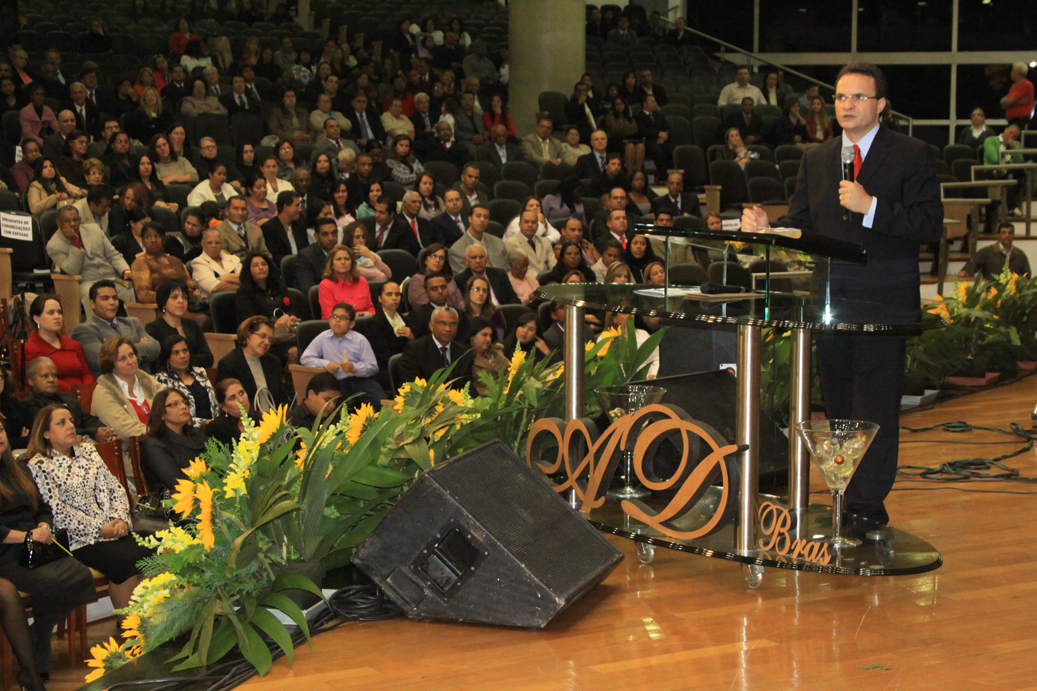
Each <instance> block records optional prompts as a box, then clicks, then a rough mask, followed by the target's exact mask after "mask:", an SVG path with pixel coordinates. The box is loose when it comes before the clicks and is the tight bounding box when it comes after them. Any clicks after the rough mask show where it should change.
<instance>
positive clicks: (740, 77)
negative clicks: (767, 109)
mask: <svg viewBox="0 0 1037 691" xmlns="http://www.w3.org/2000/svg"><path fill="white" fill-rule="evenodd" d="M747 96H748V97H750V98H752V99H753V101H754V102H755V103H766V102H767V99H766V98H764V95H763V92H762V91H760V90H759V89H758V88H757V87H755V86H753V85H752V84H750V83H749V68H748V67H739V68H738V70H737V71H736V72H735V81H734V82H732V83H730V84H728V85H726V86H725V87H724V88H723V89H721V91H720V98H718V99H717V105H718V106H720V107H721V108H723V107H724V106H729V105H735V104H737V103H741V102H742V99H743V98H745V97H747Z"/></svg>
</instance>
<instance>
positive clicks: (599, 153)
mask: <svg viewBox="0 0 1037 691" xmlns="http://www.w3.org/2000/svg"><path fill="white" fill-rule="evenodd" d="M608 145H609V136H608V135H607V134H605V130H594V131H593V132H591V152H590V153H589V154H584V155H582V156H580V157H579V158H577V159H576V165H574V166H573V175H575V176H576V177H578V178H581V179H584V180H586V179H588V178H595V177H597V176H598V175H601V174H602V173H604V172H605V165H606V164H607V163H608Z"/></svg>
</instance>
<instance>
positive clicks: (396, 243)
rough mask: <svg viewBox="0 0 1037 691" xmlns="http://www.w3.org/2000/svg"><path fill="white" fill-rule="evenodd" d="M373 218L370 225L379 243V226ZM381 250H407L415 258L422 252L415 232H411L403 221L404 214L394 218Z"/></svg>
mask: <svg viewBox="0 0 1037 691" xmlns="http://www.w3.org/2000/svg"><path fill="white" fill-rule="evenodd" d="M369 218H371V221H372V223H371V224H370V226H369V227H370V228H371V232H372V233H373V235H374V237H375V242H376V243H377V241H378V224H377V223H374V222H373V221H374V218H373V217H369ZM377 249H379V250H406V251H407V252H410V253H411V254H412V255H414V256H415V257H417V256H418V253H419V252H421V247H420V246H419V245H418V239H417V238H416V237H414V231H412V230H411V228H410V226H409V225H407V224H406V223H405V222H404V221H403V214H396V216H395V217H393V220H392V225H391V226H389V232H388V233H387V234H386V236H385V238H384V239H383V240H382V245H381V246H380V247H378V248H377Z"/></svg>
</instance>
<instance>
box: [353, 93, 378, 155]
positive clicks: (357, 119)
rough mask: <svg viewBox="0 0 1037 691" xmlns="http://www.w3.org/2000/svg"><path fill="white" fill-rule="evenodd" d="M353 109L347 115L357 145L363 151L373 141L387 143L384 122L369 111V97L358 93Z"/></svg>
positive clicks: (354, 99) (354, 98)
mask: <svg viewBox="0 0 1037 691" xmlns="http://www.w3.org/2000/svg"><path fill="white" fill-rule="evenodd" d="M352 105H353V109H352V110H351V111H350V112H349V113H347V114H346V117H347V118H349V122H350V123H351V124H352V128H351V129H350V131H351V132H352V133H353V135H354V136H355V137H356V143H357V145H358V146H359V147H360V148H361V149H363V148H365V147H366V146H367V142H369V141H371V140H372V139H374V140H377V141H379V142H385V128H384V127H382V120H381V118H380V117H378V115H377V114H375V112H374V111H368V109H367V96H365V95H364V94H362V93H358V94H357V95H356V96H354V97H353V104H352Z"/></svg>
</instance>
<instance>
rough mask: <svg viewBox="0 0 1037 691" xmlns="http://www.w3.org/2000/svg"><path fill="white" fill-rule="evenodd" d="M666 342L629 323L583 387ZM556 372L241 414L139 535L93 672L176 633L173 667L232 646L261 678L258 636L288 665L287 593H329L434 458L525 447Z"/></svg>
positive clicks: (557, 386) (515, 367) (438, 380)
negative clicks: (640, 334) (317, 416)
mask: <svg viewBox="0 0 1037 691" xmlns="http://www.w3.org/2000/svg"><path fill="white" fill-rule="evenodd" d="M659 338H661V334H659V335H657V336H653V337H652V338H651V339H649V342H648V343H646V344H645V345H644V346H642V347H641V348H640V349H639V348H638V347H637V343H636V339H635V338H634V335H633V332H632V331H630V332H619V331H616V332H614V333H610V334H608V335H607V336H606V337H605V338H603V339H601V340H600V341H599V342H598V343H595V344H594V345H593V346H592V347H591V348H590V350H589V351H588V357H587V366H586V381H587V383H588V386H597V385H601V384H610V383H614V382H615V381H619V380H624V381H625V380H628V379H629V377H632V376H635V375H637V374H638V373H639V372H641V370H642V369H643V367H642V365H643V364H644V360H646V359H647V357H648V354H650V353H651V350H652V349H654V348H655V347H656V344H657V343H658V339H659ZM610 343H614V344H617V345H615V346H613V347H610V346H609V344H610ZM560 371H561V365H560V364H555V365H552V364H550V363H549V362H547V361H541V362H535V361H533V360H527V359H525V358H524V357H522V356H518V355H517V356H516V357H514V358H513V360H512V363H511V366H510V367H509V368H508V369H507V370H505V371H502V372H500V374H499V375H498V376H497V378H496V379H491V380H490V381H488V383H489V384H490V395H488V396H484V397H478V398H473V397H472V396H471V395H470V393H469V392H468V390H467V388H464V389H457V388H454V387H453V386H452V377H453V373H452V368H447V369H445V370H441V371H439V372H437V373H436V374H435V375H434V376H433V377H432V378H431V379H430V380H429V381H423V380H420V379H419V380H417V381H414V382H411V383H409V384H406V385H404V386H403V387H402V388H401V389H400V392H399V395H398V396H397V398H396V400H395V401H394V402H393V405H392V406H391V407H389V406H386V407H385V408H383V409H382V410H381V411H380V412H377V413H376V412H375V410H374V409H373V408H372V407H371V406H370V405H361V406H359V407H357V408H356V409H355V410H353V411H352V412H351V413H348V414H345V413H343V414H341V415H334V416H332V417H330V418H329V419H326V420H323V421H318V422H317V423H316V424H314V426H313V427H312V428H311V429H300V428H295V427H293V426H292V425H291V424H290V422H289V421H288V416H287V409H286V408H280V409H277V410H275V411H270V412H268V413H266V414H265V415H264V416H263V418H262V420H261V421H260V422H259V423H258V424H255V423H253V422H251V421H250V420H249V419H248V418H247V417H244V418H243V420H244V425H245V431H244V432H243V433H242V436H241V439H240V440H239V441H238V442H236V443H235V444H234V446H233V447H232V448H229V449H228V448H226V447H224V446H222V445H220V444H219V443H217V442H215V441H213V440H209V442H208V445H207V447H206V452H205V453H204V454H203V455H202V457H200V458H198V459H195V460H194V461H193V462H191V464H190V466H189V467H188V469H187V470H186V471H185V475H186V476H187V477H186V478H185V479H182V480H180V481H179V482H178V483H177V486H176V490H175V492H174V493H173V495H172V497H171V498H170V499H169V500H168V501H167V508H168V509H169V510H171V511H172V512H173V514H175V518H176V519H177V520H176V521H175V523H174V525H172V526H171V527H170V528H169V529H168V530H164V531H161V532H158V533H156V534H155V535H153V536H150V537H138V540H139V541H140V542H141V543H142V544H144V545H146V546H148V547H152V548H154V549H155V550H156V551H155V554H154V555H153V556H152V557H149V558H148V559H145V560H143V561H142V562H141V564H140V566H141V568H142V572H143V573H144V575H145V576H146V580H145V581H144V582H143V583H142V584H141V585H140V586H139V587H138V588H137V589H136V591H135V592H134V595H133V597H132V598H131V601H130V604H129V606H128V607H126V608H125V609H123V610H120V611H119V612H118V613H119V614H122V615H125V620H124V624H123V630H122V632H121V637H122V639H123V640H122V641H118V640H116V639H115V638H112V639H110V640H109V641H107V642H105V643H102V644H101V645H98V646H96V647H94V648H93V650H92V659H90V660H89V661H88V665H89V666H90V667H91V669H92V671H91V673H90V676H89V677H88V678H87V680H88V681H93V680H95V679H97V678H99V677H100V676H102V675H103V674H104V673H106V672H108V671H111V670H113V669H115V668H117V667H119V666H121V665H123V664H125V663H126V662H127V661H129V660H132V659H134V658H136V657H137V656H139V655H142V654H144V653H147V652H149V651H154V650H156V649H157V648H158V647H159V646H163V645H164V644H168V643H170V642H171V641H174V640H177V645H179V646H180V649H179V652H177V653H176V654H175V655H174V656H173V657H172V658H170V660H169V661H170V662H176V663H177V664H176V666H175V667H174V668H173V669H174V671H180V670H184V669H190V668H195V667H200V666H204V665H210V664H213V663H215V662H217V661H218V660H220V659H221V658H223V657H224V656H225V655H227V654H228V653H229V652H230V651H232V650H234V649H235V648H237V649H238V650H239V651H240V653H241V654H242V655H243V656H244V657H245V659H247V660H248V661H249V662H250V663H251V664H252V665H253V666H255V668H256V670H257V671H258V672H259V673H260V674H265V673H266V672H267V671H268V670H269V669H270V666H271V664H272V656H271V652H270V648H269V646H268V643H267V642H266V640H264V639H267V640H270V641H273V642H274V643H275V644H276V645H278V646H280V647H281V648H282V649H283V650H284V652H285V655H286V657H287V658H288V660H289V662H291V660H292V654H293V650H292V643H291V638H290V636H289V634H288V631H287V629H286V628H285V625H284V624H283V623H281V620H280V619H279V618H278V617H276V616H275V614H274V613H275V612H277V613H280V614H281V615H283V617H287V619H288V620H291V621H292V622H294V623H295V625H297V626H298V627H299V628H300V629H301V630H302V631H303V633H304V634H305V635H306V637H307V639H308V637H309V630H308V628H307V625H306V620H305V617H304V615H303V612H302V610H301V608H300V607H299V605H298V604H296V602H294V601H293V600H292V599H291V595H292V594H293V593H292V592H291V591H295V594H298V591H305V592H309V593H311V594H313V595H315V596H317V597H318V598H319V597H322V596H321V591H320V590H319V589H318V587H317V585H316V582H319V581H320V579H321V577H322V575H323V572H324V570H326V569H331V568H335V567H338V566H342V565H345V564H346V563H348V561H349V559H350V557H351V556H352V554H353V552H354V551H355V549H356V547H357V546H358V545H359V544H360V543H361V542H362V541H363V540H364V539H365V538H366V537H367V536H368V535H369V534H370V532H371V531H372V530H373V529H374V527H375V526H377V525H378V523H379V522H380V521H381V520H382V519H383V518H384V517H385V515H386V514H387V513H388V512H389V511H390V510H391V509H392V507H393V506H395V504H396V501H397V500H398V499H399V497H400V496H401V495H402V494H403V493H404V492H405V491H406V490H407V488H408V487H409V486H410V484H411V483H412V482H413V480H414V479H416V478H417V477H418V476H419V475H420V474H421V473H422V472H423V471H425V470H428V469H429V468H431V467H433V466H434V465H435V463H436V459H447V458H451V457H453V456H455V455H457V454H458V453H461V452H463V451H466V450H468V449H471V448H474V447H476V446H478V445H480V444H482V443H484V442H488V441H492V440H495V439H501V440H503V441H505V443H507V444H508V445H509V446H510V447H511V448H513V449H517V450H519V451H520V453H521V452H522V451H524V448H525V443H524V442H525V434H526V432H527V431H528V428H529V426H530V425H531V424H532V422H533V421H534V420H535V419H537V418H539V417H543V416H550V415H559V414H560V413H561V394H562V391H561V390H562V381H561V380H560V379H559V378H558V375H559V373H560ZM486 376H488V375H486ZM590 390H593V389H590ZM589 400H590V401H593V398H591V399H589Z"/></svg>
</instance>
